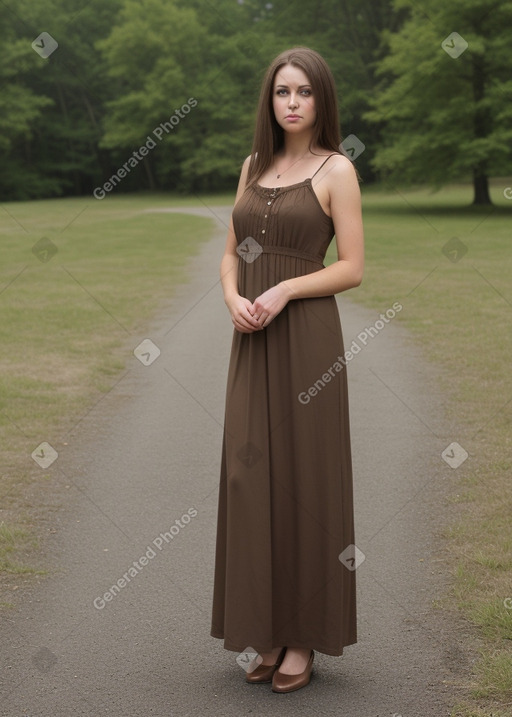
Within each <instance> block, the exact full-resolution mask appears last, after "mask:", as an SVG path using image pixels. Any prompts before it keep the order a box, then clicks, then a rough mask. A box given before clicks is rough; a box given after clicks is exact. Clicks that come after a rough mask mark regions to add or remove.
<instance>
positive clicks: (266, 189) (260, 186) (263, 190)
mask: <svg viewBox="0 0 512 717" xmlns="http://www.w3.org/2000/svg"><path fill="white" fill-rule="evenodd" d="M303 184H304V185H306V187H309V188H310V190H311V194H312V195H313V199H314V200H315V202H316V204H317V206H318V208H319V209H320V211H321V212H322V214H323V215H324V217H325V218H326V219H328V220H329V221H330V222H332V217H330V216H329V215H328V214H327V212H326V211H325V209H324V208H323V207H322V205H321V204H320V200H319V199H318V196H317V194H316V192H315V190H314V189H313V185H312V184H311V177H306V179H303V180H302V182H295V183H294V184H285V185H284V186H283V187H264V186H263V184H258V182H254V184H251V185H250V187H247V188H246V189H251V188H254V189H255V190H261V194H263V195H264V196H266V197H268V196H269V193H270V192H273V191H274V190H275V189H278V190H279V192H276V197H277V196H278V194H280V193H281V192H282V191H286V190H287V189H293V188H294V187H300V186H301V185H303Z"/></svg>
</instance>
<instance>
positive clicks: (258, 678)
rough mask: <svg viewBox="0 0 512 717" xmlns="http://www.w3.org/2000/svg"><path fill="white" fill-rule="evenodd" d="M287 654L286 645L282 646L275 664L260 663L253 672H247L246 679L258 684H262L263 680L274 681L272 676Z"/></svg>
mask: <svg viewBox="0 0 512 717" xmlns="http://www.w3.org/2000/svg"><path fill="white" fill-rule="evenodd" d="M285 654H286V647H282V648H281V652H280V653H279V655H278V656H277V660H276V662H275V664H274V665H258V667H255V668H254V670H253V671H252V672H247V673H246V675H245V681H246V682H251V683H256V684H260V683H262V682H272V676H273V674H274V672H275V671H276V670H277V668H278V667H279V665H280V664H281V662H282V661H283V660H284V656H285Z"/></svg>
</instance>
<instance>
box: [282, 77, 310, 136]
mask: <svg viewBox="0 0 512 717" xmlns="http://www.w3.org/2000/svg"><path fill="white" fill-rule="evenodd" d="M273 107H274V114H275V117H276V120H277V122H278V124H279V125H280V126H281V127H282V128H283V129H284V130H285V132H293V133H298V132H302V131H304V130H305V129H311V127H313V125H314V123H315V120H316V110H315V98H314V97H313V90H312V87H311V83H310V81H309V78H308V76H307V75H306V74H305V72H304V71H303V70H301V69H300V67H295V65H283V67H281V68H280V69H279V70H278V71H277V72H276V75H275V78H274V90H273Z"/></svg>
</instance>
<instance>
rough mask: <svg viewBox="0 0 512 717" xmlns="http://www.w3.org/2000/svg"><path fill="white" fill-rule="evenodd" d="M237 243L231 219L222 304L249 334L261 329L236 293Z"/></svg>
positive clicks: (222, 266)
mask: <svg viewBox="0 0 512 717" xmlns="http://www.w3.org/2000/svg"><path fill="white" fill-rule="evenodd" d="M249 159H250V158H249V157H247V159H246V160H245V162H244V164H243V166H242V171H241V173H240V180H239V182H238V189H237V192H236V197H235V205H236V203H237V202H238V200H239V199H240V197H241V196H242V194H243V193H244V190H245V185H246V182H247V172H248V169H249ZM236 248H237V241H236V236H235V230H234V227H233V219H230V220H229V229H228V236H227V239H226V247H225V249H224V255H223V257H222V260H221V263H220V281H221V284H222V290H223V292H224V302H225V303H226V306H227V307H228V309H229V313H230V314H231V320H232V321H233V324H234V326H235V328H236V329H237V331H241V332H242V333H251V332H252V331H257V330H259V329H261V326H260V324H259V323H258V321H257V320H256V319H255V318H254V317H253V314H254V310H253V306H252V303H251V302H250V301H249V299H246V298H245V297H243V296H240V294H239V293H238V262H239V256H238V254H237V251H236Z"/></svg>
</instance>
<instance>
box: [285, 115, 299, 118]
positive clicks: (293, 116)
mask: <svg viewBox="0 0 512 717" xmlns="http://www.w3.org/2000/svg"><path fill="white" fill-rule="evenodd" d="M286 119H300V115H286Z"/></svg>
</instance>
